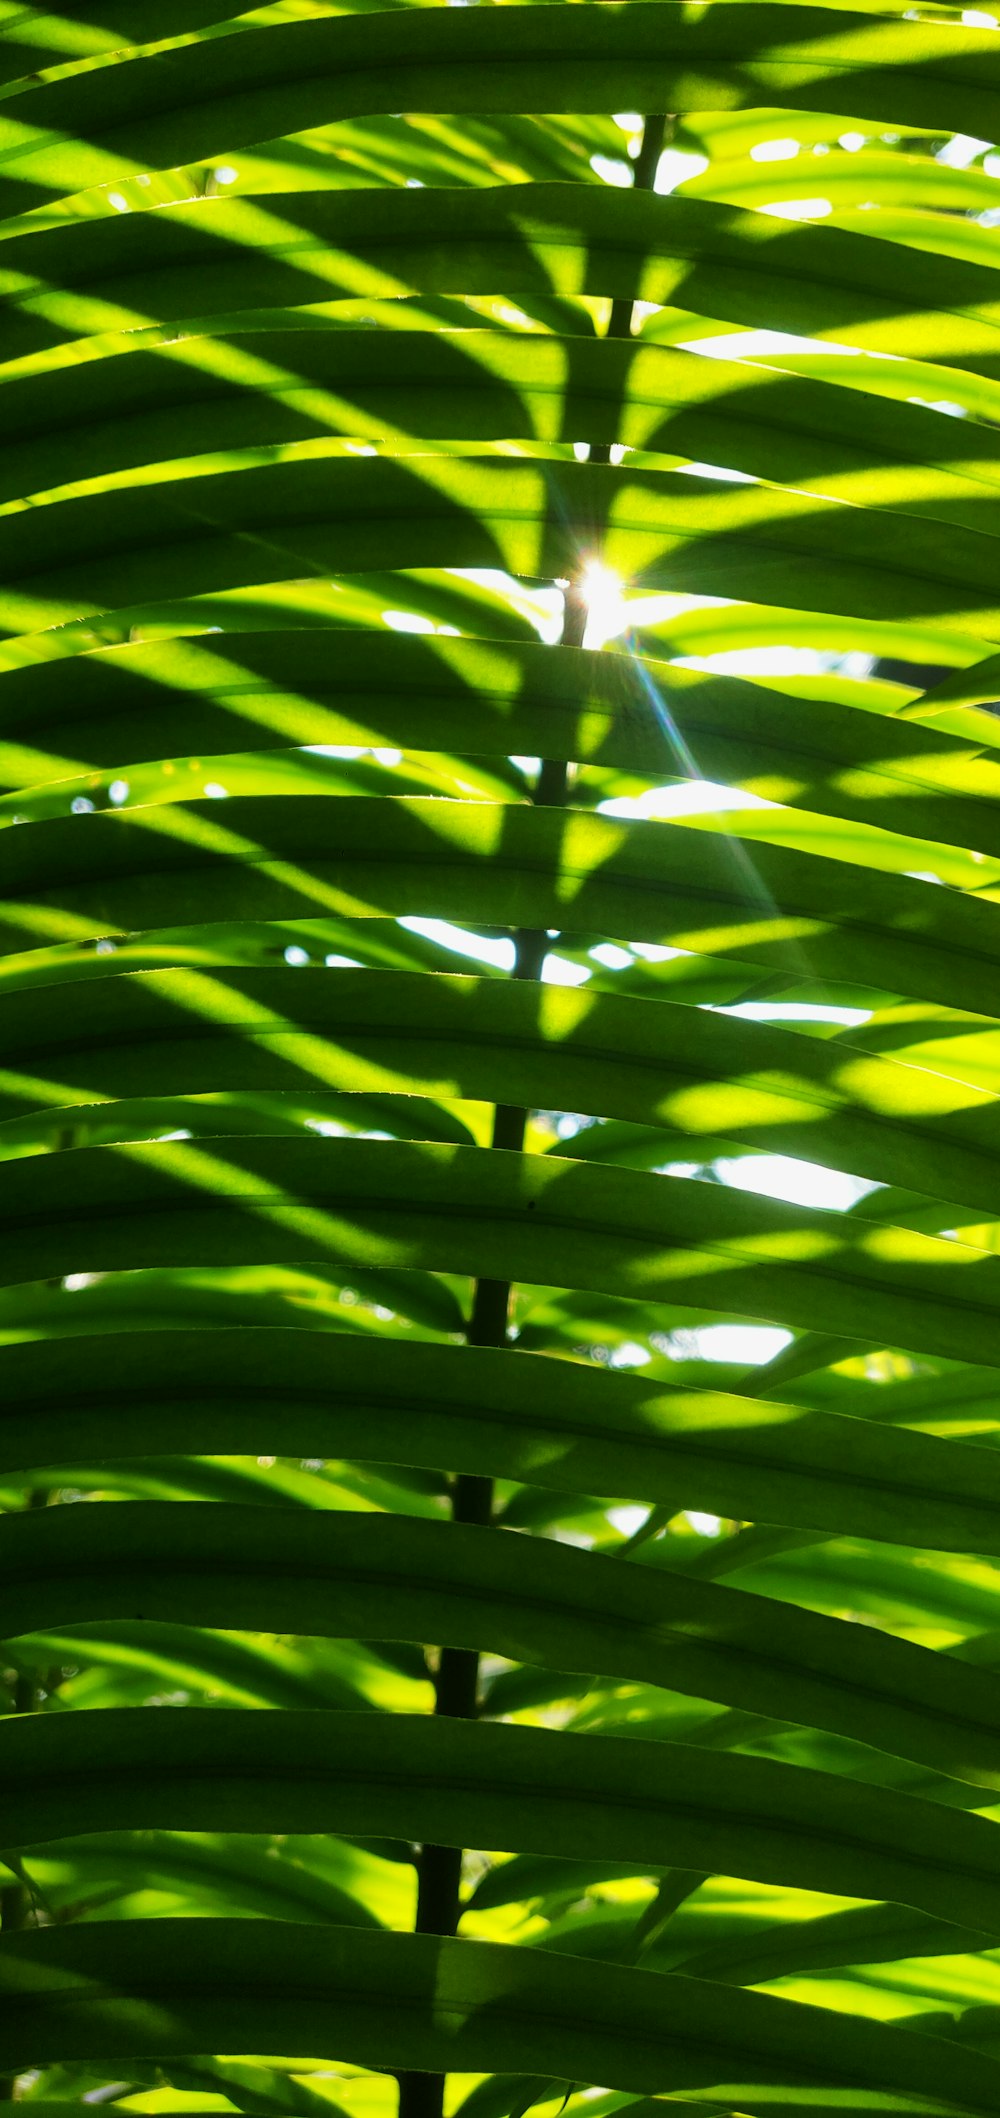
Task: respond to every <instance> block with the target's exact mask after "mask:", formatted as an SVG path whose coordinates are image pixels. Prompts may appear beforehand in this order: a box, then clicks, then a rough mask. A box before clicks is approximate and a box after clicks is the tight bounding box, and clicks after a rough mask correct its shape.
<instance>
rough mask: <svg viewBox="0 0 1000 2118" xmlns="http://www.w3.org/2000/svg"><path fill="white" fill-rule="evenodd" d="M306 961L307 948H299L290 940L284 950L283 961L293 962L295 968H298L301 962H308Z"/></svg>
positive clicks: (307, 957) (307, 959) (307, 956)
mask: <svg viewBox="0 0 1000 2118" xmlns="http://www.w3.org/2000/svg"><path fill="white" fill-rule="evenodd" d="M308 961H309V951H308V949H300V948H299V947H298V944H297V943H296V942H291V943H290V945H289V947H288V948H287V949H286V950H285V962H286V963H292V964H295V966H296V968H300V967H301V966H302V964H304V963H308Z"/></svg>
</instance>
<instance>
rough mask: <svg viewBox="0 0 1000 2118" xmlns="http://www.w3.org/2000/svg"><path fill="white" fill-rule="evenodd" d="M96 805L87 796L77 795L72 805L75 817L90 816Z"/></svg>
mask: <svg viewBox="0 0 1000 2118" xmlns="http://www.w3.org/2000/svg"><path fill="white" fill-rule="evenodd" d="M93 807H94V804H93V802H92V801H91V800H90V798H89V796H88V795H86V794H75V795H74V796H73V800H72V802H71V803H70V808H71V809H72V811H73V814H74V816H90V814H91V813H92V810H93Z"/></svg>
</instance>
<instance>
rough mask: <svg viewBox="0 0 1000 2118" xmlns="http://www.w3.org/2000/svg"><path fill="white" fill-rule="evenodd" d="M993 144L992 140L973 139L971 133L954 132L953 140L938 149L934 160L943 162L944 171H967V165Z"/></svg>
mask: <svg viewBox="0 0 1000 2118" xmlns="http://www.w3.org/2000/svg"><path fill="white" fill-rule="evenodd" d="M993 144H994V142H993V141H992V140H975V139H973V137H972V134H971V132H956V134H955V137H954V139H953V140H947V141H946V142H945V144H944V146H943V147H939V148H938V151H937V153H936V155H935V157H934V160H935V161H936V162H943V163H944V165H945V168H946V169H968V166H969V163H970V162H974V161H975V159H976V156H977V155H980V154H983V153H985V151H986V149H987V147H992V146H993Z"/></svg>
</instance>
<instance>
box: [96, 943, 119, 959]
mask: <svg viewBox="0 0 1000 2118" xmlns="http://www.w3.org/2000/svg"><path fill="white" fill-rule="evenodd" d="M117 946H118V944H117V942H114V941H99V942H98V944H97V947H96V949H95V950H94V954H95V956H113V955H114V953H115V950H116V948H117Z"/></svg>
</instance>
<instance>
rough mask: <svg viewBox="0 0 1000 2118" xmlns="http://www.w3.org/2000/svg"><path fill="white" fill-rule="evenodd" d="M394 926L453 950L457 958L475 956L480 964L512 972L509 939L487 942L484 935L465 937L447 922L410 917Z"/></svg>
mask: <svg viewBox="0 0 1000 2118" xmlns="http://www.w3.org/2000/svg"><path fill="white" fill-rule="evenodd" d="M396 924H397V926H400V927H406V929H407V930H408V932H409V933H411V934H422V935H423V937H424V939H425V941H436V942H439V943H440V945H441V947H442V948H445V949H454V950H455V952H456V954H457V955H459V956H474V957H476V959H477V961H478V962H479V963H492V964H495V965H496V967H497V970H498V971H512V970H513V968H514V944H513V942H512V941H511V939H510V937H509V935H504V936H503V938H502V939H501V940H498V941H490V940H487V938H486V936H485V935H483V934H467V933H466V931H465V928H464V927H453V926H452V925H451V922H450V921H449V920H447V919H418V918H416V917H415V916H414V915H413V914H411V913H407V914H406V916H405V917H404V918H403V919H400V920H397V922H396Z"/></svg>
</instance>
